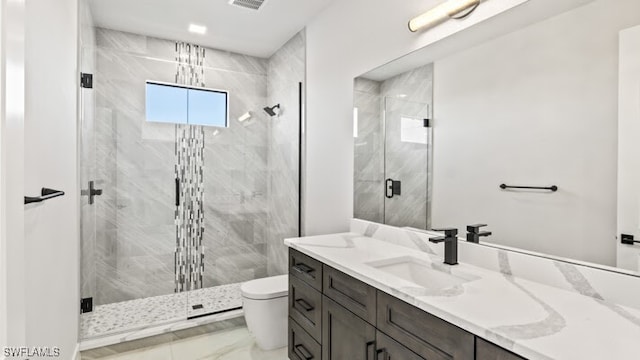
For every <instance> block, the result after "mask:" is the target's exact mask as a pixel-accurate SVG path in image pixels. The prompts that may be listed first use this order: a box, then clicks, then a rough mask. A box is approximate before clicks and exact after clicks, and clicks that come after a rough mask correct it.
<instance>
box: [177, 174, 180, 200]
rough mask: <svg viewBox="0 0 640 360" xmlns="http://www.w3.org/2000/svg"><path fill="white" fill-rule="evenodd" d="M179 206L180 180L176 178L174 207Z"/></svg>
mask: <svg viewBox="0 0 640 360" xmlns="http://www.w3.org/2000/svg"><path fill="white" fill-rule="evenodd" d="M177 206H180V179H178V178H176V207H177Z"/></svg>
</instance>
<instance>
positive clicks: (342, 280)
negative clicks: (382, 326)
mask: <svg viewBox="0 0 640 360" xmlns="http://www.w3.org/2000/svg"><path fill="white" fill-rule="evenodd" d="M322 273H323V274H322V276H323V282H322V293H323V294H324V295H326V296H328V297H329V298H331V299H332V300H334V301H335V302H337V303H338V304H340V305H342V306H344V307H345V308H347V310H349V311H351V312H352V313H354V314H356V315H358V316H359V317H361V318H363V319H364V320H366V321H367V322H369V323H370V324H373V325H375V324H376V289H375V288H374V287H372V286H370V285H367V284H365V283H363V282H362V281H360V280H357V279H354V278H352V277H351V276H349V275H347V274H345V273H343V272H340V271H338V270H336V269H334V268H332V267H329V266H327V265H324V268H323V269H322Z"/></svg>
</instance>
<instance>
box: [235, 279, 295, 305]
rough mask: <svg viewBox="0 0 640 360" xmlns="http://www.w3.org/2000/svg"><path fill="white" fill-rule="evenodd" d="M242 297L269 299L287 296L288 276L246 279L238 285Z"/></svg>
mask: <svg viewBox="0 0 640 360" xmlns="http://www.w3.org/2000/svg"><path fill="white" fill-rule="evenodd" d="M240 292H241V293H242V297H244V298H247V299H252V300H269V299H275V298H280V297H285V296H287V293H288V292H289V276H288V275H279V276H272V277H267V278H263V279H256V280H251V281H248V282H246V283H244V284H242V285H241V286H240Z"/></svg>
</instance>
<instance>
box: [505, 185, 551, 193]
mask: <svg viewBox="0 0 640 360" xmlns="http://www.w3.org/2000/svg"><path fill="white" fill-rule="evenodd" d="M500 189H502V190H506V189H533V190H550V191H553V192H556V191H558V187H557V186H555V185H552V186H512V185H506V184H501V185H500Z"/></svg>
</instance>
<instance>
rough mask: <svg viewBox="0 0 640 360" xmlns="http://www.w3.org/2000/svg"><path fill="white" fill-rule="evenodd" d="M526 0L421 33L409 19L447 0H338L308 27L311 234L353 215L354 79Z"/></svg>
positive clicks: (494, 5)
mask: <svg viewBox="0 0 640 360" xmlns="http://www.w3.org/2000/svg"><path fill="white" fill-rule="evenodd" d="M525 1H526V0H491V1H488V2H486V3H484V4H483V5H482V6H480V7H479V8H478V10H477V11H476V12H475V13H474V14H473V15H472V16H470V17H469V18H467V19H466V20H465V21H449V22H447V23H444V24H442V25H441V26H439V27H437V28H435V29H432V30H431V31H427V32H421V33H415V34H414V33H411V32H409V31H408V29H407V22H408V21H409V19H410V18H412V17H414V16H415V15H417V14H420V13H422V12H423V11H425V10H427V9H429V8H431V7H433V6H434V5H436V4H438V3H439V2H440V1H438V0H419V1H418V0H417V1H402V2H398V1H395V0H378V1H375V5H372V2H371V1H369V0H350V1H336V2H335V3H334V4H333V5H332V6H330V7H329V8H328V9H327V10H325V11H324V12H323V13H321V14H320V15H319V16H318V17H317V18H316V19H315V20H314V21H313V22H311V23H310V24H309V25H308V26H307V110H306V111H307V127H306V162H305V164H306V165H305V167H306V169H305V171H306V176H305V186H304V188H305V193H304V195H305V196H304V199H303V201H304V206H305V211H304V224H305V234H307V235H313V234H318V233H330V232H336V231H346V230H347V229H348V220H349V219H350V218H351V217H352V214H353V124H352V113H353V78H355V77H357V76H359V75H361V74H363V73H365V72H367V71H369V70H371V69H373V68H374V67H377V66H379V65H381V64H383V63H385V62H388V61H390V60H392V59H394V58H397V57H399V56H402V55H404V54H406V53H408V52H410V51H412V50H416V49H418V48H421V47H424V46H426V45H429V44H433V43H435V42H437V41H438V40H440V39H443V38H445V37H447V36H449V35H451V34H454V33H456V32H459V31H461V30H463V29H465V28H468V27H469V26H471V25H474V24H477V23H480V22H482V21H484V20H485V19H487V18H490V17H492V16H494V15H496V14H499V13H502V12H503V11H506V10H507V9H511V8H513V7H515V6H517V5H519V4H521V3H523V2H525ZM532 1H533V0H532ZM542 2H545V1H542ZM494 30H496V31H500V28H498V29H494ZM490 32H491V31H489V32H482V34H483V35H487V36H491V35H490V34H489V33H490ZM436 81H437V80H436Z"/></svg>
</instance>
